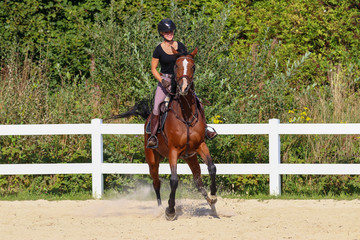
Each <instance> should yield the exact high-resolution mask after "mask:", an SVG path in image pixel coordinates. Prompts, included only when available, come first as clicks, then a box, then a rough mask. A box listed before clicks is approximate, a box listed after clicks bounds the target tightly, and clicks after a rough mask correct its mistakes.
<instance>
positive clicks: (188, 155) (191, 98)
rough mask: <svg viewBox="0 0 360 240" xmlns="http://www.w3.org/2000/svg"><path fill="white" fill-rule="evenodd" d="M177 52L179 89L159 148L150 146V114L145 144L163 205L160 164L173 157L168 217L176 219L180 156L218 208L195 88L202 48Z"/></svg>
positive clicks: (203, 193)
mask: <svg viewBox="0 0 360 240" xmlns="http://www.w3.org/2000/svg"><path fill="white" fill-rule="evenodd" d="M172 51H173V54H175V55H176V56H177V59H176V63H175V67H174V72H175V74H174V78H175V82H176V93H175V94H174V96H173V99H172V101H170V103H169V106H168V110H167V118H166V121H165V124H164V126H163V128H162V129H161V131H160V132H158V133H157V138H158V143H159V144H158V148H155V149H150V148H146V145H147V139H148V138H149V134H148V133H146V126H147V124H148V122H149V120H150V116H149V117H148V118H147V120H146V122H145V129H144V130H145V131H144V132H145V133H144V137H145V138H144V139H145V141H144V147H145V156H146V162H147V163H148V165H149V170H150V175H151V177H152V180H153V187H154V190H155V193H156V198H157V203H158V205H159V206H160V205H161V197H160V179H159V164H160V162H161V161H162V160H163V159H164V158H167V159H168V160H169V165H170V171H171V177H170V188H171V192H170V196H169V201H168V204H169V205H168V207H167V208H166V210H165V217H166V219H167V220H171V221H172V220H175V219H176V212H175V193H176V189H177V187H178V182H179V177H178V174H177V162H178V159H184V160H185V161H186V162H187V164H188V165H189V167H190V169H191V172H192V174H193V178H194V182H195V185H196V187H197V188H198V190H199V191H200V192H201V194H202V195H203V196H204V198H205V199H206V201H207V202H208V204H209V205H210V207H211V208H212V209H213V210H215V203H216V201H217V197H216V183H215V176H216V167H215V164H214V162H213V160H212V158H211V156H210V152H209V149H208V147H207V145H206V143H205V127H206V125H205V119H204V116H202V114H200V113H199V107H200V105H199V104H200V103H199V102H198V99H197V97H196V95H195V92H194V85H193V84H194V83H193V80H194V78H193V77H194V73H195V61H194V57H195V55H196V54H197V51H198V49H197V48H195V50H194V51H193V52H192V53H190V54H180V53H179V52H177V51H176V50H175V49H173V48H172ZM197 155H199V156H200V157H201V158H202V159H203V161H204V162H205V163H206V165H207V167H208V171H209V175H210V178H211V184H210V195H208V194H207V192H206V190H205V188H204V184H203V182H202V179H201V170H200V165H199V162H198V159H197Z"/></svg>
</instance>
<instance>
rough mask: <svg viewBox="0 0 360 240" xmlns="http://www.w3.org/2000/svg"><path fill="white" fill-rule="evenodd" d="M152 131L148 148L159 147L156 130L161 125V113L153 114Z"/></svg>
mask: <svg viewBox="0 0 360 240" xmlns="http://www.w3.org/2000/svg"><path fill="white" fill-rule="evenodd" d="M150 121H151V122H150V131H151V136H150V137H149V139H148V142H147V146H146V147H147V148H157V147H158V139H157V137H156V132H157V130H158V127H159V115H154V114H151V120H150Z"/></svg>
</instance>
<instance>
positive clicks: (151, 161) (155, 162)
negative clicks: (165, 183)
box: [145, 141, 162, 206]
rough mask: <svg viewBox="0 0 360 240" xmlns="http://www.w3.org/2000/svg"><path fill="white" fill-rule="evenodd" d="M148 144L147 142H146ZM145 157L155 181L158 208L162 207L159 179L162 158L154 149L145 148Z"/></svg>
mask: <svg viewBox="0 0 360 240" xmlns="http://www.w3.org/2000/svg"><path fill="white" fill-rule="evenodd" d="M145 142H146V141H145ZM145 157H146V162H147V163H148V165H149V171H150V175H151V178H152V179H153V187H154V190H155V194H156V199H157V203H158V206H161V196H160V184H161V183H160V179H159V163H160V161H161V159H162V157H161V156H160V155H159V154H158V153H157V152H155V151H154V150H153V149H150V148H146V147H145Z"/></svg>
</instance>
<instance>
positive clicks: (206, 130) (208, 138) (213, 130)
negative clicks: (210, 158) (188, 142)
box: [205, 126, 218, 140]
mask: <svg viewBox="0 0 360 240" xmlns="http://www.w3.org/2000/svg"><path fill="white" fill-rule="evenodd" d="M208 128H211V129H212V131H209V129H208ZM208 132H213V133H215V135H214V136H213V137H208V135H207V133H208ZM217 135H218V134H217V132H216V130H215V129H214V128H213V127H210V126H206V129H205V138H206V139H207V140H213V139H214V138H215V137H216V136H217Z"/></svg>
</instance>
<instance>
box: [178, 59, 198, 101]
mask: <svg viewBox="0 0 360 240" xmlns="http://www.w3.org/2000/svg"><path fill="white" fill-rule="evenodd" d="M182 59H184V60H186V59H189V60H191V61H192V62H194V59H193V58H192V57H189V56H181V57H179V58H178V59H176V62H177V61H178V60H182ZM177 68H178V66H177V63H175V66H174V70H175V82H176V88H177V90H178V91H179V92H181V86H180V85H179V84H178V81H180V80H181V79H183V78H185V79H186V80H187V81H188V85H187V87H186V89H185V90H184V93H183V94H182V95H186V94H187V92H188V91H189V89H190V88H191V86H192V85H193V80H194V73H195V63H194V64H193V74H192V76H191V77H190V76H189V75H186V74H185V75H181V76H179V77H177V76H176V70H177ZM178 91H177V92H178Z"/></svg>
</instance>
